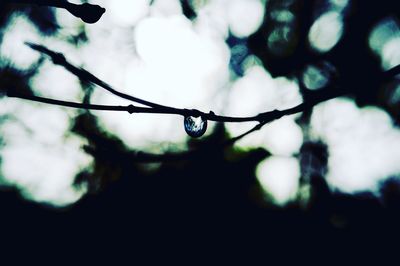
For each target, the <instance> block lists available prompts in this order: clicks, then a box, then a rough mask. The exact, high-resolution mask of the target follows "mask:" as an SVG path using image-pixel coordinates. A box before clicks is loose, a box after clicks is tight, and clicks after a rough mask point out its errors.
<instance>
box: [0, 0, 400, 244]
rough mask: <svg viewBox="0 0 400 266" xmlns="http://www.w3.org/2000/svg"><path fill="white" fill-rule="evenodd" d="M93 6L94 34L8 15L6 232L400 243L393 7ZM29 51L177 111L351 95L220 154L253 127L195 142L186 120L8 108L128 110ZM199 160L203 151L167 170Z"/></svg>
mask: <svg viewBox="0 0 400 266" xmlns="http://www.w3.org/2000/svg"><path fill="white" fill-rule="evenodd" d="M71 2H73V3H77V4H78V3H81V2H80V1H71ZM90 2H91V3H92V4H98V5H101V6H103V7H105V8H106V13H105V14H104V15H103V17H102V18H101V19H100V21H98V22H97V23H95V24H85V23H84V22H83V21H81V20H80V19H78V18H76V17H74V16H72V15H71V14H70V13H68V12H67V11H66V10H64V9H55V8H50V7H43V6H41V7H39V6H35V5H28V4H13V3H5V2H1V3H0V91H1V96H0V97H1V98H0V132H1V135H0V143H1V146H0V217H1V219H0V225H1V227H2V228H8V229H9V230H6V231H8V232H9V233H10V234H11V235H12V236H14V234H15V233H16V231H18V232H23V235H28V234H29V235H30V234H33V235H35V236H36V237H40V235H41V234H43V233H44V232H48V230H50V231H51V232H53V233H54V234H55V235H56V236H57V237H59V238H63V237H66V238H68V239H69V238H71V239H74V240H75V241H79V239H82V238H83V239H84V240H85V241H87V239H89V238H90V239H93V238H94V239H97V238H96V237H99V238H100V239H104V237H111V238H114V237H115V236H118V237H123V238H124V239H125V240H126V241H128V242H132V244H133V243H141V244H142V245H143V246H146V247H149V248H150V249H151V248H154V246H153V245H156V244H157V245H161V246H164V245H168V243H170V241H172V240H174V241H178V242H182V243H194V242H197V243H198V242H201V241H207V242H208V243H209V244H210V246H212V247H214V246H215V247H217V246H218V245H223V244H224V245H225V244H226V243H230V244H231V245H233V246H234V245H236V244H235V243H241V244H244V245H246V243H253V242H254V241H253V240H256V241H257V242H260V243H262V244H261V245H260V246H259V247H261V248H262V247H263V245H264V244H267V243H269V244H273V245H275V246H276V247H282V248H288V247H300V245H301V243H303V242H304V241H305V240H310V239H312V240H313V241H314V243H318V242H319V240H318V239H325V240H326V239H329V240H330V241H331V242H332V243H336V242H338V243H339V242H341V243H342V246H343V245H349V246H351V245H352V243H353V242H351V239H359V237H360V236H362V237H367V238H369V237H371V236H372V235H376V236H382V235H389V234H390V235H392V234H393V233H396V232H397V231H398V223H399V222H400V215H399V211H400V182H399V181H400V179H399V175H400V130H399V128H398V123H399V121H400V116H399V112H400V104H399V103H400V86H399V85H400V83H399V81H400V79H399V76H393V77H391V78H389V79H384V80H383V79H382V78H381V77H382V73H383V71H386V70H389V69H391V68H393V67H395V66H397V65H398V64H399V63H400V28H399V14H400V12H399V8H398V6H397V5H396V4H395V1H389V0H382V1H379V3H376V2H373V1H368V2H367V1H361V0H310V1H306V0H181V1H179V0H154V1H150V0H119V1H111V0H110V1H106V0H96V1H94V0H93V1H90ZM26 41H30V42H34V43H38V44H41V45H44V46H46V47H48V48H49V49H51V50H54V51H57V52H61V53H63V54H64V55H65V56H66V58H67V59H68V60H69V61H70V62H72V63H73V64H75V65H76V66H80V67H83V68H85V69H87V70H88V71H90V72H91V73H93V74H94V75H96V76H97V77H99V78H101V79H102V80H104V81H105V82H107V83H108V84H111V85H112V86H113V87H114V88H116V89H117V90H119V91H121V92H124V93H128V94H131V95H134V96H137V97H140V98H143V99H146V100H149V101H153V102H157V103H160V104H165V105H170V106H174V107H180V108H197V109H199V110H202V111H204V112H208V111H210V110H212V111H214V112H215V113H217V114H224V115H229V116H247V115H256V114H258V113H261V112H265V111H271V110H274V109H286V108H290V107H293V106H296V105H298V104H300V103H301V102H303V101H307V100H312V99H314V97H320V96H321V95H325V94H331V93H333V94H334V93H335V90H337V91H338V92H342V93H340V94H345V96H341V97H337V98H335V99H332V100H329V101H326V102H323V103H320V104H319V105H317V106H316V107H315V108H313V110H312V111H307V112H304V113H301V114H296V115H292V116H287V117H284V118H281V119H279V120H277V121H274V122H272V123H270V124H267V125H266V126H264V127H263V128H262V129H261V130H259V131H257V132H254V133H252V134H250V135H248V136H246V137H245V138H243V139H241V140H240V141H238V142H237V143H235V145H233V146H231V147H225V148H215V147H216V146H218V144H219V143H221V142H223V141H224V140H226V139H228V138H230V137H234V136H237V135H240V134H241V133H243V132H245V131H246V130H248V129H250V128H252V126H254V125H255V124H254V123H240V124H233V123H232V124H229V123H227V124H219V123H212V122H210V123H209V125H208V130H207V133H206V135H205V136H203V137H202V138H199V139H191V138H190V137H189V136H187V135H186V133H185V130H184V126H183V121H182V118H181V117H179V116H173V115H148V114H133V115H130V114H125V113H120V112H104V111H90V112H89V111H85V110H76V109H74V110H73V109H68V108H63V107H57V106H49V105H45V104H40V103H33V102H28V101H25V100H22V99H16V98H8V97H6V96H5V92H6V91H7V90H17V91H19V92H24V93H29V94H34V95H38V96H43V97H48V98H53V99H59V100H67V101H74V102H86V103H89V102H90V103H93V104H115V105H124V104H129V103H128V102H126V101H124V100H122V99H120V98H117V97H115V96H113V95H111V94H110V93H108V92H107V91H105V90H103V89H101V88H99V87H95V86H93V85H92V84H88V83H87V82H83V81H80V80H79V79H78V78H77V77H76V76H74V75H72V74H71V73H69V72H68V71H66V70H65V69H64V68H62V67H61V66H57V65H54V64H53V63H52V62H51V60H49V59H48V58H46V57H45V56H43V55H41V54H40V53H38V52H36V51H34V50H32V49H30V48H29V47H28V46H26V45H25V44H24V42H26ZM188 150H200V151H199V152H197V153H196V155H195V156H181V157H178V158H175V159H171V158H168V157H163V155H165V154H169V153H171V152H174V153H180V152H185V151H188ZM147 153H151V154H153V156H145V154H147ZM27 221H29V222H27ZM16 228H18V230H15V229H16ZM67 231H68V232H74V233H73V234H66V232H67ZM61 232H63V233H61ZM60 234H62V235H63V236H62V237H61V235H60ZM64 234H65V235H64ZM82 236H85V237H82ZM15 239H18V237H15ZM30 239H35V237H32V238H30ZM17 241H18V240H17ZM85 243H86V242H85ZM344 243H346V244H344ZM303 248H304V247H303ZM188 249H190V248H188Z"/></svg>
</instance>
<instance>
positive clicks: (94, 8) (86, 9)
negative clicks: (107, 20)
mask: <svg viewBox="0 0 400 266" xmlns="http://www.w3.org/2000/svg"><path fill="white" fill-rule="evenodd" d="M4 1H5V2H8V3H14V4H28V5H38V6H48V7H56V8H63V9H66V10H68V12H70V13H71V14H72V15H74V16H75V17H78V18H80V19H82V20H83V21H84V22H86V23H96V22H97V21H99V19H100V18H101V16H102V15H103V14H104V12H106V9H105V8H103V7H101V6H99V5H92V4H88V3H84V4H80V5H78V4H73V3H70V2H68V1H64V0H4Z"/></svg>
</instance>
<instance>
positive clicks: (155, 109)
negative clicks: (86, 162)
mask: <svg viewBox="0 0 400 266" xmlns="http://www.w3.org/2000/svg"><path fill="white" fill-rule="evenodd" d="M26 44H27V45H28V46H29V47H31V48H32V49H34V50H36V51H39V52H41V53H43V54H46V55H48V56H49V57H50V58H51V59H52V61H53V63H54V64H57V65H61V66H63V67H64V68H65V69H66V70H68V71H69V72H71V73H72V74H74V75H75V76H77V77H78V78H79V79H81V80H83V81H86V82H91V83H93V84H96V85H98V86H100V87H102V88H103V89H105V90H107V91H109V92H110V93H112V94H114V95H117V96H119V97H121V98H123V99H127V100H130V101H133V102H135V103H139V104H142V105H145V106H146V107H142V106H135V105H132V104H130V105H127V106H117V105H97V104H87V103H76V102H68V101H61V100H55V99H49V98H44V97H40V96H34V95H25V94H19V93H17V92H16V91H15V90H10V91H8V92H7V96H9V97H15V98H20V99H25V100H30V101H35V102H41V103H46V104H52V105H58V106H65V107H71V108H79V109H86V110H103V111H125V112H129V113H131V114H132V113H148V114H172V115H181V116H184V117H186V116H195V117H199V116H201V117H202V118H203V119H206V120H210V121H217V122H250V121H256V122H259V123H258V124H257V125H256V126H254V127H252V128H251V129H250V130H248V131H246V132H244V133H243V134H241V135H239V136H236V137H234V138H231V139H228V140H226V141H224V142H222V143H221V144H220V145H214V146H213V148H221V147H225V146H229V145H232V144H234V143H235V142H237V141H238V140H240V139H242V138H244V137H245V136H247V135H249V134H251V133H253V132H255V131H257V130H260V129H261V128H262V127H263V126H264V125H266V124H268V123H270V122H272V121H274V120H276V119H279V118H281V117H283V116H288V115H293V114H296V113H300V112H303V111H306V110H310V109H312V108H313V107H314V106H315V105H317V104H319V103H321V102H324V101H327V100H329V99H333V98H336V97H338V96H341V95H344V94H346V93H347V92H346V90H344V89H343V87H345V86H339V85H338V86H336V87H326V88H324V89H323V90H320V91H317V92H315V94H314V95H313V96H312V97H310V98H309V99H307V101H305V102H303V103H301V104H299V105H297V106H294V107H292V108H289V109H285V110H273V111H268V112H264V113H260V114H258V115H255V116H249V117H230V116H221V115H216V114H215V113H214V112H212V111H210V112H209V113H204V112H201V111H199V110H196V109H180V108H174V107H170V106H165V105H161V104H157V103H153V102H150V101H146V100H143V99H140V98H137V97H134V96H131V95H128V94H124V93H121V92H119V91H117V90H115V89H113V88H112V87H111V86H110V85H108V84H107V83H105V82H104V81H102V80H100V79H99V78H97V77H96V76H94V75H93V74H91V73H90V72H88V71H87V70H85V69H83V68H78V67H76V66H74V65H72V64H71V63H69V62H68V61H67V60H66V58H65V56H64V55H63V54H61V53H57V52H54V51H52V50H50V49H48V48H47V47H45V46H42V45H38V44H33V43H26ZM399 73H400V66H396V67H394V68H392V69H390V70H388V71H385V72H383V73H382V79H383V80H389V79H390V78H392V77H394V76H396V75H397V74H399ZM342 85H343V84H342ZM206 149H207V148H206ZM200 150H201V149H200ZM200 150H195V151H187V152H178V153H165V154H151V153H145V152H134V153H132V156H133V157H135V158H139V157H140V158H141V159H140V160H139V161H140V162H157V161H165V160H182V159H185V158H190V157H192V156H196V155H197V154H199V151H200ZM89 152H90V151H89ZM92 152H93V151H92Z"/></svg>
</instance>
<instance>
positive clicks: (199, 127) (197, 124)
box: [184, 116, 207, 138]
mask: <svg viewBox="0 0 400 266" xmlns="http://www.w3.org/2000/svg"><path fill="white" fill-rule="evenodd" d="M184 126H185V131H186V133H187V134H188V135H189V136H191V137H192V138H198V137H201V136H203V135H204V133H206V130H207V120H204V119H203V118H202V117H201V116H198V117H194V116H186V117H185V120H184Z"/></svg>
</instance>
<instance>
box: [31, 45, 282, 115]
mask: <svg viewBox="0 0 400 266" xmlns="http://www.w3.org/2000/svg"><path fill="white" fill-rule="evenodd" d="M26 45H28V46H29V47H31V48H32V49H34V50H36V51H38V52H40V53H43V54H46V55H48V56H49V57H50V58H51V59H52V61H53V63H54V64H56V65H60V66H63V67H64V68H65V69H66V70H68V71H69V72H71V73H72V74H74V75H75V76H77V77H78V78H79V79H80V80H83V81H85V82H91V83H93V84H96V85H98V86H100V87H102V88H103V89H105V90H107V91H109V92H110V93H112V94H114V95H116V96H118V97H120V98H123V99H126V100H129V101H132V102H135V103H139V104H142V105H146V106H149V107H152V108H153V111H154V112H153V113H157V114H160V113H165V114H177V115H181V116H184V117H187V116H194V117H199V116H201V117H202V118H203V119H205V120H209V121H216V122H250V121H258V122H262V121H264V120H266V119H268V118H269V117H270V116H271V113H272V112H274V113H276V112H278V111H272V112H266V113H261V114H258V115H255V116H248V117H231V116H222V115H217V114H215V113H214V112H212V111H210V112H209V113H204V112H201V111H199V110H196V109H182V108H175V107H171V106H166V105H161V104H158V103H154V102H150V101H147V100H143V99H140V98H137V97H134V96H131V95H128V94H125V93H122V92H119V91H117V90H115V89H113V88H112V87H111V86H110V85H108V84H107V83H106V82H104V81H102V80H101V79H99V78H98V77H96V76H95V75H93V74H92V73H90V72H89V71H87V70H85V69H83V68H79V67H76V66H74V65H72V64H71V63H69V62H68V61H67V60H66V58H65V56H64V55H63V54H61V53H58V52H54V51H52V50H50V49H48V48H47V47H45V46H43V45H38V44H34V43H30V42H27V43H26ZM138 112H139V111H138ZM146 112H147V113H152V112H151V111H150V110H146Z"/></svg>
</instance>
